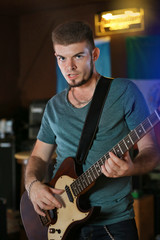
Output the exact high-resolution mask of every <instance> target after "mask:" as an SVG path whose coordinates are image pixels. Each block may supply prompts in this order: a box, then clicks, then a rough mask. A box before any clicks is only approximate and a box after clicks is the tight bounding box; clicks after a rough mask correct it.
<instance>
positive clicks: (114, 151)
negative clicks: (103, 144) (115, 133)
mask: <svg viewBox="0 0 160 240" xmlns="http://www.w3.org/2000/svg"><path fill="white" fill-rule="evenodd" d="M115 147H116V146H115ZM115 147H113V148H112V150H113V151H112V152H113V153H114V154H115V155H117V151H116V149H115Z"/></svg>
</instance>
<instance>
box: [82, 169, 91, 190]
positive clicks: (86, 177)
mask: <svg viewBox="0 0 160 240" xmlns="http://www.w3.org/2000/svg"><path fill="white" fill-rule="evenodd" d="M83 176H84V178H85V182H86V186H87V187H88V186H89V185H90V182H89V179H88V176H87V174H86V172H84V173H83Z"/></svg>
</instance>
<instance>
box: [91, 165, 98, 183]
mask: <svg viewBox="0 0 160 240" xmlns="http://www.w3.org/2000/svg"><path fill="white" fill-rule="evenodd" d="M91 169H92V173H93V175H92V176H93V179H94V180H95V179H96V178H97V176H96V175H95V171H94V165H93V166H92V167H91Z"/></svg>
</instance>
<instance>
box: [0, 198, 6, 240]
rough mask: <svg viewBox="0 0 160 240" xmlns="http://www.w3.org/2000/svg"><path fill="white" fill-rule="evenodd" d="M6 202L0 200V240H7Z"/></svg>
mask: <svg viewBox="0 0 160 240" xmlns="http://www.w3.org/2000/svg"><path fill="white" fill-rule="evenodd" d="M6 214H7V213H6V200H5V199H3V198H0V239H3V240H6V239H7V219H6Z"/></svg>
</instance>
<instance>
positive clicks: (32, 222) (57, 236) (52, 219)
mask: <svg viewBox="0 0 160 240" xmlns="http://www.w3.org/2000/svg"><path fill="white" fill-rule="evenodd" d="M159 121H160V107H159V108H158V109H156V110H155V111H154V112H153V113H152V114H151V115H150V116H149V117H147V118H146V119H145V120H144V121H143V122H142V123H141V124H139V125H138V126H137V127H136V128H135V129H134V130H132V131H130V132H129V134H128V135H127V136H126V137H124V138H123V139H122V140H121V141H120V142H119V143H118V144H117V145H115V146H114V147H113V148H112V149H111V150H110V151H109V152H113V153H114V154H115V155H117V156H118V157H119V158H121V157H122V156H123V154H124V153H125V152H127V151H128V150H129V149H130V148H131V147H132V146H133V145H134V144H135V143H137V142H138V141H139V140H140V139H141V138H142V137H143V136H144V135H146V134H147V133H148V132H149V131H150V130H151V129H152V128H153V127H154V126H155V125H156V124H157V123H158V122H159ZM109 152H107V153H106V154H105V155H104V156H102V157H101V158H100V159H99V160H98V161H97V162H96V163H95V164H94V165H92V166H91V167H90V168H89V169H88V170H87V171H86V172H84V173H82V174H81V175H80V176H77V174H76V169H75V162H74V159H73V158H71V157H69V158H67V159H65V160H64V161H63V163H62V164H61V166H60V168H59V170H58V171H57V173H56V175H55V177H54V178H53V179H52V180H51V182H50V183H49V186H51V187H53V188H58V189H64V190H65V191H64V193H63V194H62V195H60V196H59V195H56V198H57V199H58V200H59V201H60V202H61V203H62V208H60V209H56V210H52V211H45V213H46V216H45V217H42V216H39V215H38V214H37V213H36V212H35V210H34V208H33V205H32V203H31V201H30V200H29V198H28V196H27V192H24V194H23V196H22V198H21V203H20V212H21V217H22V221H23V225H24V228H25V231H26V233H27V236H28V239H29V240H47V239H48V240H67V239H68V240H72V239H73V240H75V239H76V238H75V237H73V234H72V231H74V230H75V229H76V227H77V226H79V225H80V224H84V223H85V222H86V221H88V220H89V219H90V218H91V217H92V216H93V215H94V214H97V209H96V208H95V207H92V208H90V209H89V210H85V211H84V210H82V209H81V208H80V205H79V200H80V197H81V196H82V195H83V194H84V193H85V192H86V191H88V190H89V189H90V188H91V187H92V186H93V185H94V183H95V181H96V179H97V178H98V177H99V176H100V175H101V174H102V172H101V166H102V165H103V164H104V162H105V161H106V160H107V159H108V158H109Z"/></svg>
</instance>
